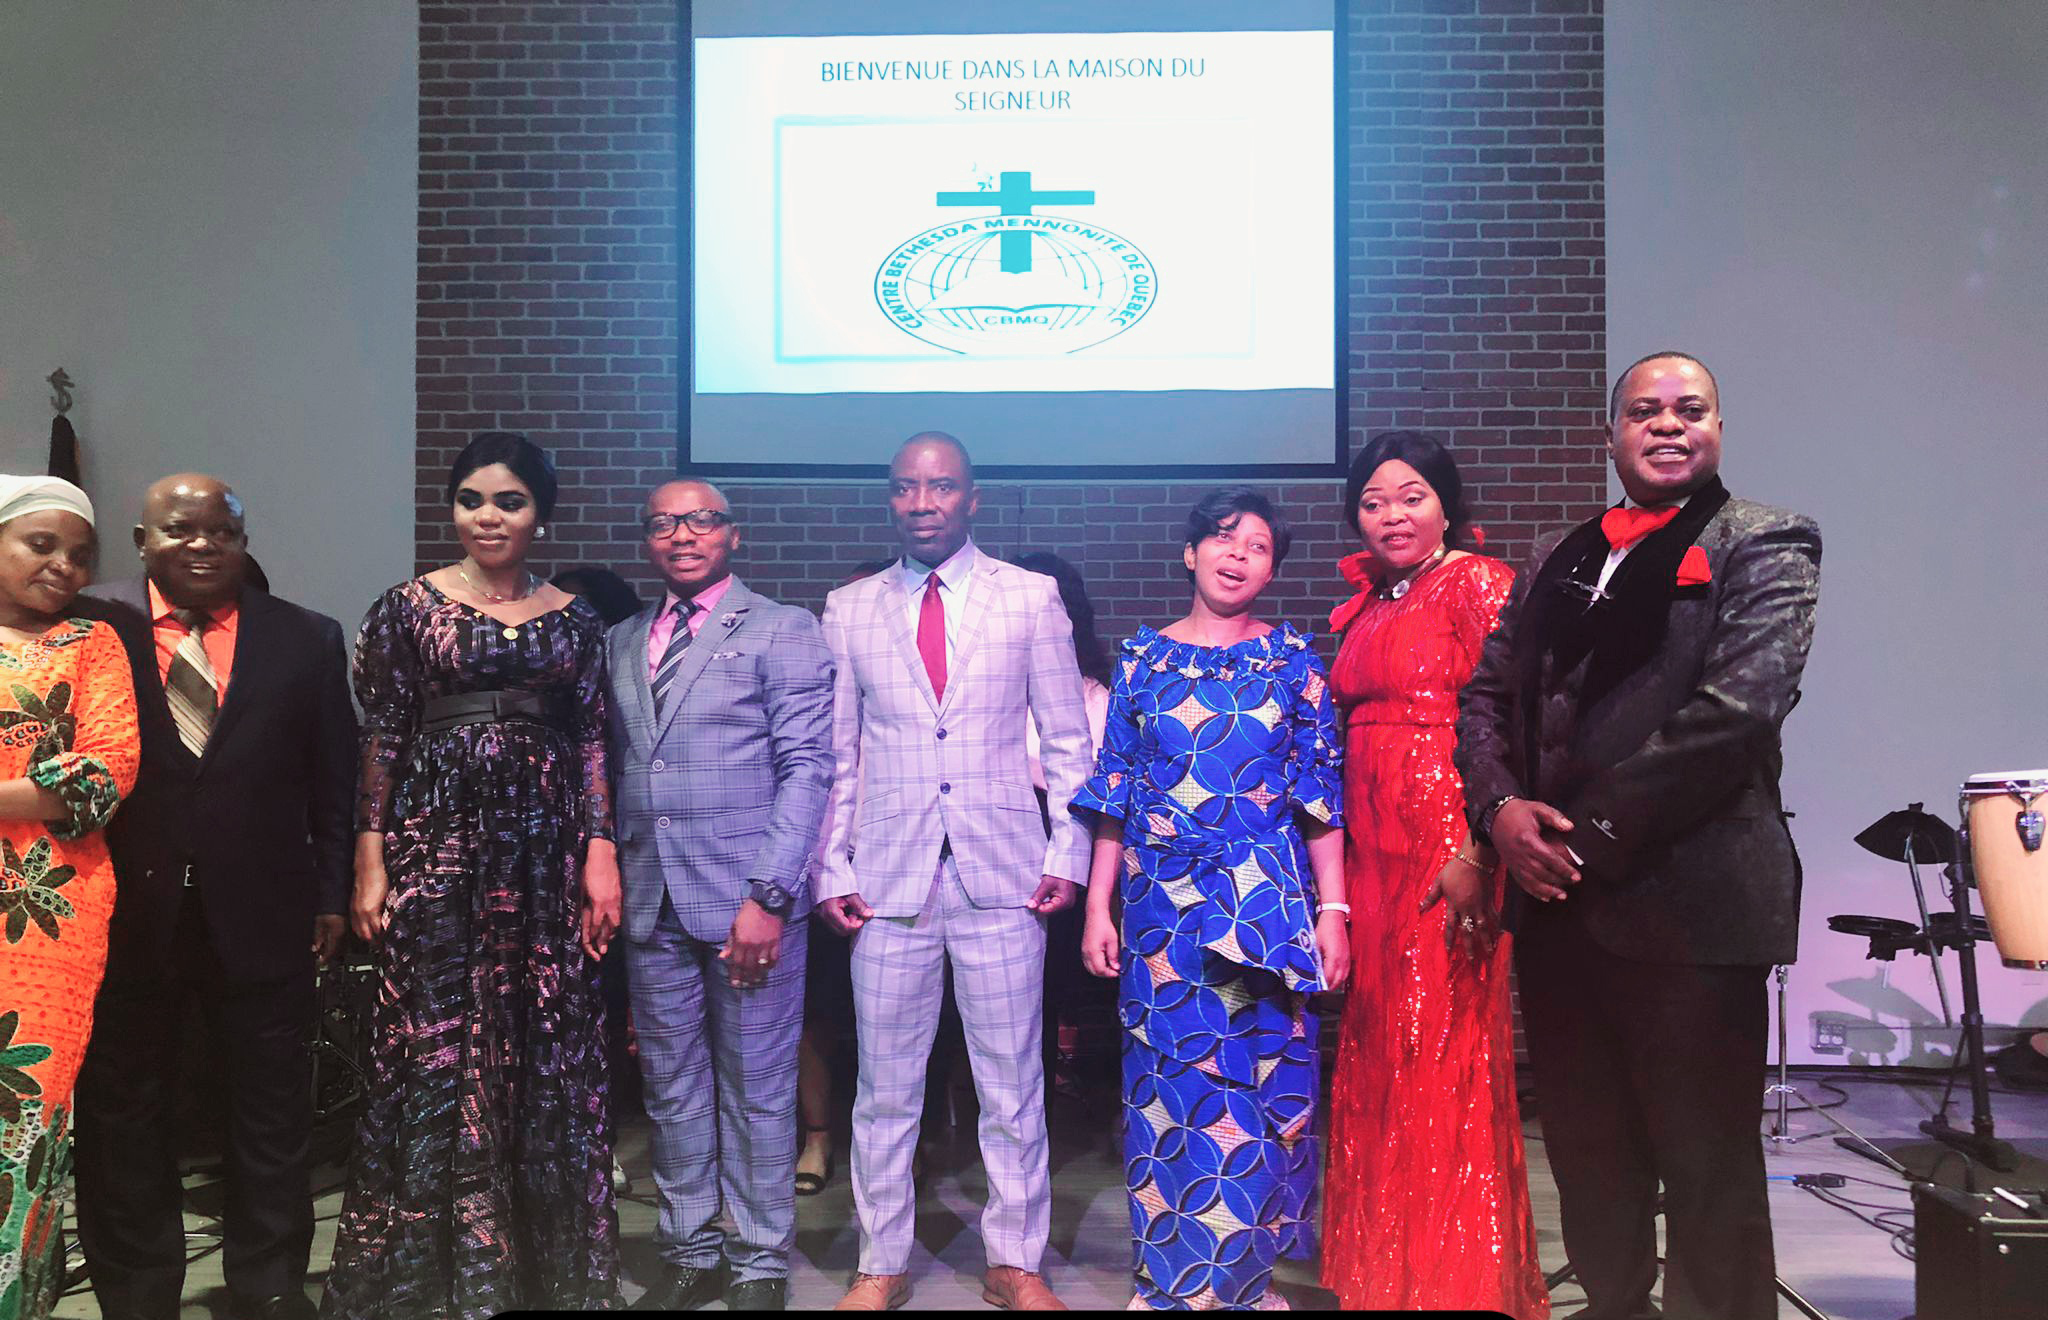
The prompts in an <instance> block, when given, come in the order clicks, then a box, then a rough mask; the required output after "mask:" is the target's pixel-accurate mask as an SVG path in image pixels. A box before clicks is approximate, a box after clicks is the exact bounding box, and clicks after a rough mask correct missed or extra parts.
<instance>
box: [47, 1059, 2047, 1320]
mask: <svg viewBox="0 0 2048 1320" xmlns="http://www.w3.org/2000/svg"><path fill="white" fill-rule="evenodd" d="M1822 1079H1824V1080H1826V1081H1829V1082H1832V1083H1833V1084H1835V1085H1837V1086H1839V1087H1840V1088H1841V1089H1842V1090H1843V1091H1844V1092H1846V1093H1847V1096H1848V1099H1847V1102H1846V1103H1844V1104H1842V1105H1841V1106H1840V1107H1839V1108H1836V1109H1834V1110H1832V1111H1831V1112H1832V1113H1833V1114H1834V1115H1835V1116H1836V1117H1837V1118H1840V1119H1842V1120H1843V1121H1845V1122H1847V1123H1848V1124H1850V1125H1851V1126H1853V1127H1855V1128H1856V1129H1857V1130H1858V1131H1859V1132H1861V1133H1863V1134H1864V1135H1866V1136H1869V1137H1873V1138H1885V1137H1917V1136H1918V1135H1919V1134H1918V1133H1917V1131H1916V1130H1915V1125H1916V1124H1917V1123H1918V1122H1919V1121H1920V1120H1921V1119H1922V1118H1924V1117H1926V1116H1927V1115H1929V1114H1931V1113H1932V1112H1933V1111H1934V1108H1935V1106H1936V1105H1937V1103H1938V1102H1939V1099H1940V1095H1941V1088H1940V1085H1939V1079H1938V1078H1936V1079H1934V1081H1933V1083H1932V1084H1930V1083H1929V1082H1928V1081H1926V1080H1925V1079H1924V1078H1921V1077H1919V1076H1917V1075H1916V1076H1915V1078H1914V1080H1912V1081H1900V1080H1895V1079H1893V1078H1890V1077H1885V1076H1880V1075H1866V1074H1855V1073H1845V1072H1836V1071H1832V1070H1817V1069H1816V1070H1798V1071H1795V1073H1794V1082H1795V1084H1797V1085H1800V1086H1801V1087H1802V1088H1803V1089H1804V1090H1805V1093H1806V1094H1807V1095H1808V1096H1809V1097H1811V1098H1813V1099H1816V1100H1822V1101H1823V1102H1827V1101H1831V1100H1832V1099H1833V1097H1832V1096H1827V1095H1825V1093H1824V1092H1823V1088H1821V1087H1820V1086H1818V1085H1815V1082H1816V1081H1817V1080H1822ZM842 1100H844V1097H842ZM1103 1100H1104V1098H1103V1097H1100V1096H1091V1097H1089V1098H1087V1099H1085V1100H1077V1099H1071V1098H1064V1097H1062V1098H1059V1099H1057V1100H1056V1102H1055V1105H1054V1108H1053V1110H1052V1120H1051V1122H1052V1129H1053V1197H1054V1204H1053V1214H1052V1246H1051V1250H1050V1252H1049V1253H1048V1256H1047V1259H1046V1262H1045V1273H1046V1276H1047V1278H1048V1279H1049V1280H1050V1281H1051V1282H1052V1284H1053V1285H1054V1286H1055V1287H1056V1288H1057V1289H1058V1290H1059V1292H1060V1294H1061V1295H1062V1296H1063V1297H1064V1298H1065V1299H1066V1300H1067V1301H1068V1303H1070V1304H1071V1305H1072V1306H1074V1307H1075V1308H1076V1309H1085V1308H1121V1307H1122V1306H1123V1305H1124V1304H1125V1303H1126V1302H1127V1301H1128V1300H1129V1299H1130V1295H1131V1294H1130V1286H1129V1282H1128V1279H1129V1275H1128V1270H1129V1262H1130V1229H1129V1220H1128V1218H1127V1212H1126V1210H1125V1203H1124V1194H1123V1175H1122V1170H1121V1168H1120V1166H1119V1163H1118V1161H1117V1158H1116V1153H1115V1149H1114V1145H1113V1134H1112V1132H1111V1128H1110V1124H1111V1121H1112V1120H1110V1119H1109V1118H1108V1117H1106V1116H1107V1115H1111V1114H1113V1113H1114V1109H1113V1108H1112V1107H1109V1106H1106V1105H1105V1104H1104V1103H1103ZM1957 1102H1958V1103H1957V1104H1956V1105H1955V1106H1953V1107H1952V1109H1951V1115H1952V1117H1954V1118H1956V1119H1957V1120H1959V1121H1960V1122H1962V1123H1963V1124H1964V1125H1967V1122H1968V1103H1969V1097H1968V1094H1967V1092H1966V1091H1961V1090H1959V1092H1958V1095H1957ZM970 1103H971V1102H970ZM842 1108H843V1104H842ZM963 1108H964V1105H963ZM1993 1111H1994V1113H1995V1115H1996V1118H1997V1124H1998V1131H1999V1134H2000V1135H2001V1136H2004V1137H2007V1138H2009V1139H2011V1140H2014V1141H2016V1142H2019V1143H2020V1144H2021V1145H2022V1146H2023V1147H2028V1148H2031V1149H2032V1150H2033V1152H2034V1153H2036V1154H2041V1153H2043V1152H2044V1151H2048V1093H2043V1092H2031V1093H2030V1092H2013V1091H2008V1090H2003V1089H2000V1090H1997V1091H1996V1092H1995V1093H1994V1095H1993ZM961 1118H962V1121H963V1124H964V1125H965V1128H964V1130H962V1131H958V1132H956V1133H952V1134H945V1133H942V1135H941V1137H940V1140H939V1141H938V1142H937V1145H936V1149H935V1150H934V1151H933V1154H934V1156H935V1157H936V1158H935V1159H934V1160H933V1164H934V1167H933V1168H932V1169H931V1170H930V1171H929V1172H928V1174H927V1178H926V1183H925V1188H924V1191H923V1193H922V1194H921V1196H920V1199H919V1203H918V1219H917V1241H918V1250H917V1255H916V1257H915V1260H914V1264H913V1266H912V1269H913V1273H914V1276H915V1283H916V1292H915V1294H914V1295H913V1297H912V1298H911V1300H910V1303H909V1307H908V1309H911V1310H935V1309H947V1310H950V1309H955V1308H961V1309H967V1310H982V1309H988V1308H987V1307H986V1306H985V1304H984V1303H983V1302H982V1301H981V1286H980V1275H981V1270H982V1268H983V1263H984V1262H983V1258H982V1254H981V1249H980V1240H979V1237H978V1234H977V1232H976V1229H975V1222H976V1218H977V1216H978V1214H979V1207H980V1205H981V1203H982V1198H983V1193H984V1190H985V1188H984V1182H983V1177H982V1171H981V1166H980V1163H979V1160H978V1159H977V1157H976V1156H975V1154H974V1143H973V1134H972V1126H971V1125H972V1119H971V1116H970V1115H968V1114H966V1113H964V1112H963V1113H962V1115H961ZM1792 1119H1793V1121H1792V1131H1793V1133H1794V1134H1795V1135H1797V1134H1800V1133H1808V1132H1816V1131H1821V1130H1825V1133H1826V1135H1819V1136H1815V1137H1812V1138H1811V1139H1809V1140H1805V1141H1801V1142H1798V1143H1796V1144H1791V1145H1779V1144H1776V1143H1770V1142H1767V1143H1766V1145H1765V1150H1766V1157H1767V1163H1768V1166H1769V1171H1770V1173H1771V1175H1772V1176H1773V1178H1774V1179H1780V1180H1777V1181H1773V1182H1772V1183H1771V1189H1770V1197H1771V1213H1772V1220H1773V1223H1774V1225H1775V1227H1776V1231H1777V1246H1778V1270H1779V1275H1780V1277H1781V1278H1782V1279H1783V1280H1784V1281H1785V1282H1786V1283H1787V1284H1789V1285H1790V1286H1791V1287H1793V1288H1794V1289H1796V1290H1797V1291H1798V1292H1800V1293H1801V1294H1803V1295H1804V1296H1805V1297H1806V1299H1807V1300H1808V1301H1810V1302H1811V1303H1813V1304H1814V1305H1815V1306H1817V1307H1819V1308H1820V1309H1821V1310H1822V1311H1823V1312H1825V1313H1826V1314H1827V1315H1828V1316H1830V1317H1833V1318H1834V1320H1902V1317H1905V1316H1908V1315H1910V1314H1911V1313H1912V1310H1913V1264H1912V1262H1911V1261H1910V1260H1907V1259H1905V1258H1904V1257H1903V1256H1902V1255H1900V1254H1899V1252H1898V1251H1896V1250H1894V1246H1893V1242H1892V1240H1891V1239H1890V1237H1889V1236H1888V1235H1887V1234H1886V1233H1885V1232H1884V1231H1882V1230H1881V1229H1879V1228H1876V1227H1873V1226H1871V1225H1870V1224H1867V1223H1864V1222H1861V1221H1859V1220H1858V1219H1856V1218H1855V1217H1853V1216H1852V1215H1851V1214H1850V1212H1849V1211H1847V1210H1844V1209H1840V1208H1838V1207H1836V1206H1832V1205H1828V1204H1825V1203H1823V1202H1822V1201H1821V1200H1820V1199H1819V1198H1818V1197H1816V1196H1815V1195H1814V1194H1813V1193H1811V1192H1809V1191H1806V1190H1803V1189H1801V1188H1798V1187H1796V1186H1794V1185H1793V1184H1792V1183H1791V1181H1790V1178H1791V1176H1792V1175H1794V1174H1800V1173H1809V1172H1829V1173H1841V1174H1846V1175H1852V1176H1853V1177H1855V1178H1867V1179H1872V1180H1874V1182H1875V1183H1876V1184H1877V1185H1871V1184H1870V1183H1863V1182H1850V1183H1849V1184H1848V1185H1847V1186H1845V1187H1843V1188H1841V1189H1840V1190H1839V1192H1838V1193H1837V1194H1838V1195H1843V1196H1847V1197H1849V1198H1851V1199H1853V1200H1856V1201H1860V1202H1865V1203H1867V1204H1868V1205H1869V1206H1872V1207H1882V1208H1889V1209H1895V1210H1898V1211H1900V1212H1901V1213H1900V1214H1898V1215H1896V1216H1893V1217H1891V1218H1892V1219H1893V1220H1894V1222H1897V1223H1900V1224H1910V1223H1911V1203H1910V1200H1909V1197H1908V1194H1907V1189H1906V1186H1905V1184H1904V1182H1903V1181H1902V1180H1901V1179H1899V1178H1896V1177H1894V1176H1892V1175H1891V1174H1890V1173H1889V1172H1888V1171H1887V1170H1885V1169H1883V1168H1882V1167H1881V1166H1879V1165H1877V1164H1875V1163H1873V1162H1871V1161H1869V1160H1866V1159H1863V1158H1860V1157H1858V1156H1856V1155H1852V1154H1850V1153H1849V1152H1847V1151H1845V1150H1842V1149H1840V1148H1839V1147H1837V1146H1836V1144H1835V1143H1834V1141H1833V1140H1832V1134H1833V1132H1834V1129H1833V1128H1831V1127H1828V1125H1827V1124H1826V1123H1824V1122H1823V1121H1822V1120H1820V1119H1819V1118H1818V1117H1816V1116H1815V1115H1812V1114H1806V1113H1799V1112H1796V1111H1795V1112H1794V1114H1793V1116H1792ZM1528 1128H1529V1138H1530V1140H1529V1172H1530V1178H1531V1181H1532V1184H1533V1194H1534V1198H1535V1209H1536V1221H1537V1226H1538V1231H1539V1234H1540V1239H1539V1241H1540V1247H1541V1251H1542V1255H1543V1261H1544V1265H1545V1267H1546V1268H1547V1269H1556V1268H1557V1267H1559V1266H1560V1265H1562V1264H1563V1263H1564V1249H1563V1244H1562V1241H1561V1240H1560V1238H1559V1236H1558V1232H1557V1195H1556V1192H1555V1190H1554V1189H1553V1187H1552V1185H1551V1181H1550V1175H1549V1169H1548V1166H1547V1164H1546V1162H1545V1158H1544V1150H1543V1143H1542V1140H1541V1123H1540V1120H1531V1121H1530V1122H1529V1124H1528ZM326 1144H327V1146H328V1147H329V1149H331V1150H335V1151H338V1150H339V1149H340V1146H339V1134H330V1136H329V1140H328V1141H327V1143H326ZM620 1145H621V1152H622V1155H623V1158H624V1161H625V1165H626V1169H627V1172H628V1173H629V1174H631V1175H632V1177H633V1179H634V1190H633V1192H632V1194H630V1195H629V1196H627V1197H625V1198H623V1199H622V1200H621V1202H620V1206H619V1219H620V1226H621V1230H622V1234H623V1239H624V1257H625V1264H626V1268H627V1271H628V1274H629V1279H631V1278H645V1277H647V1276H648V1273H649V1272H650V1271H651V1270H652V1269H653V1268H654V1267H655V1265H656V1258H655V1256H654V1253H653V1251H652V1248H651V1246H650V1244H649V1238H650V1235H651V1233H652V1231H653V1227H654V1219H655V1212H654V1209H653V1205H652V1202H651V1193H652V1182H651V1179H650V1178H649V1175H648V1164H647V1160H648V1127H647V1121H646V1119H644V1118H641V1119H638V1120H637V1121H636V1122H632V1123H629V1124H627V1125H626V1129H625V1132H624V1135H623V1137H622V1140H621V1143H620ZM1954 1163H1955V1162H1954V1161H1951V1162H1950V1164H1951V1167H1953V1165H1954ZM339 1177H340V1173H339V1170H338V1169H337V1168H335V1167H334V1166H332V1165H328V1166H325V1167H323V1168H321V1169H320V1170H319V1171H318V1173H317V1174H316V1179H315V1185H316V1187H319V1188H321V1189H323V1190H322V1192H321V1195H320V1197H319V1200H318V1206H317V1213H318V1215H319V1217H320V1222H319V1224H318V1236H317V1237H316V1238H315V1240H314V1248H313V1259H314V1264H315V1270H316V1274H317V1272H318V1271H320V1270H322V1269H324V1268H325V1264H326V1261H327V1258H328V1254H329V1251H330V1249H331V1247H332V1245H333V1238H334V1217H335V1215H336V1213H337V1211H338V1209H339V1206H340V1200H341V1196H340V1190H339ZM206 1183H207V1176H206V1174H205V1172H204V1171H203V1166H201V1168H200V1169H199V1170H196V1171H195V1173H194V1175H193V1176H192V1177H191V1178H190V1179H188V1183H187V1187H188V1196H187V1201H188V1205H189V1206H191V1207H192V1208H194V1209H195V1210H198V1209H200V1208H203V1207H207V1206H210V1205H214V1204H217V1201H218V1197H217V1195H215V1194H210V1193H211V1192H212V1189H210V1188H209V1187H208V1186H207V1185H206ZM1865 1213H1869V1214H1876V1213H1877V1211H1876V1210H1874V1209H1866V1210H1865ZM207 1223H208V1221H207V1219H206V1218H205V1216H204V1215H203V1214H200V1213H192V1214H189V1215H188V1217H187V1225H188V1227H189V1228H190V1229H192V1230H194V1231H195V1232H202V1233H203V1231H204V1230H205V1228H206V1226H207ZM207 1241H208V1239H206V1238H205V1237H198V1238H195V1240H194V1247H195V1250H197V1249H201V1248H203V1247H204V1246H205V1245H206V1243H207ZM858 1252H859V1241H858V1231H857V1229H856V1228H855V1225H854V1214H853V1195H852V1192H851V1190H850V1188H849V1186H848V1182H847V1176H846V1169H845V1161H844V1158H843V1151H842V1158H841V1159H840V1160H839V1167H838V1168H837V1169H836V1170H835V1172H834V1174H833V1178H832V1181H831V1183H830V1184H829V1185H828V1186H827V1187H826V1189H825V1190H824V1192H823V1193H821V1194H820V1195H817V1196H814V1197H809V1198H804V1199H801V1200H799V1201H798V1220H797V1257H796V1260H795V1262H794V1270H793V1273H792V1276H791V1280H790V1296H789V1300H790V1305H791V1307H792V1308H793V1309H822V1308H825V1307H829V1306H830V1305H831V1304H832V1303H833V1302H834V1301H836V1300H837V1299H838V1297H839V1295H840V1293H841V1292H842V1291H843V1290H844V1288H845V1287H846V1285H847V1283H848V1282H849V1281H850V1278H851V1275H852V1271H853V1268H854V1263H855V1260H856V1258H857V1256H858ZM1314 1280H1315V1271H1314V1266H1313V1263H1312V1262H1288V1263H1287V1264H1285V1265H1284V1266H1283V1267H1282V1270H1281V1272H1280V1274H1279V1288H1280V1291H1281V1292H1283V1293H1284V1294H1286V1296H1287V1297H1288V1299H1289V1300H1290V1301H1291V1302H1292V1303H1293V1305H1294V1306H1295V1308H1296V1309H1301V1310H1315V1309H1331V1308H1334V1306H1335V1299H1334V1298H1332V1297H1331V1295H1330V1294H1328V1293H1326V1292H1323V1291H1322V1290H1321V1289H1320V1288H1317V1287H1316V1286H1315V1283H1314ZM626 1291H627V1295H628V1296H629V1297H632V1296H637V1295H638V1294H639V1291H640V1289H639V1287H638V1285H637V1284H635V1283H633V1282H630V1281H629V1283H628V1285H627V1289H626ZM315 1292H316V1295H317V1287H316V1288H315ZM185 1298H186V1305H185V1308H184V1312H183V1317H182V1320H205V1318H206V1317H208V1316H209V1315H210V1314H211V1313H212V1305H213V1304H217V1303H218V1302H219V1301H220V1300H221V1275H220V1258H219V1255H218V1253H217V1252H212V1253H209V1254H207V1255H205V1256H204V1257H202V1258H201V1259H199V1260H197V1261H195V1262H194V1263H193V1265H192V1267H191V1270H190V1273H189V1274H188V1276H187V1278H186V1286H185ZM1553 1300H1554V1302H1555V1305H1556V1311H1557V1314H1558V1315H1560V1316H1565V1315H1569V1314H1570V1313H1571V1312H1572V1310H1574V1309H1575V1308H1576V1307H1577V1305H1578V1304H1579V1302H1580V1300H1581V1299H1580V1295H1579V1294H1578V1292H1577V1291H1576V1290H1575V1289H1574V1288H1573V1287H1572V1285H1570V1284H1569V1283H1567V1284H1563V1285H1560V1286H1559V1288H1558V1289H1557V1291H1556V1292H1555V1293H1554V1294H1553ZM98 1314H99V1309H98V1307H97V1306H96V1305H94V1303H93V1300H92V1296H91V1293H90V1291H89V1290H87V1289H86V1288H84V1287H83V1286H81V1287H80V1288H79V1290H78V1291H77V1292H75V1293H73V1294H72V1295H70V1296H67V1297H66V1298H65V1299H64V1300H63V1301H62V1302H61V1303H60V1304H59V1306H58V1308H57V1315H58V1316H61V1317H78V1318H80V1320H83V1318H85V1317H94V1316H97V1315H98ZM1779 1314H1780V1315H1781V1316H1784V1317H1796V1316H1798V1314H1799V1312H1797V1311H1796V1310H1795V1309H1794V1308H1793V1307H1792V1306H1791V1305H1790V1304H1789V1303H1781V1306H1780V1310H1779Z"/></svg>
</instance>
